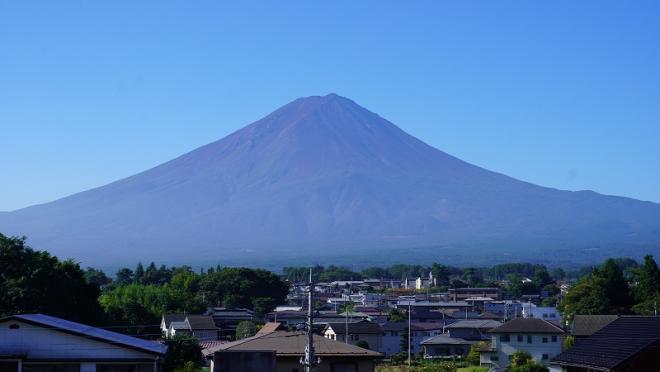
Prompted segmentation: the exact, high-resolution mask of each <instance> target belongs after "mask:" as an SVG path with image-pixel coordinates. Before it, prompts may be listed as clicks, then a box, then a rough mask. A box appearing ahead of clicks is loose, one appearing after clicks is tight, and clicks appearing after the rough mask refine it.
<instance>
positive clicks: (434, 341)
mask: <svg viewBox="0 0 660 372" xmlns="http://www.w3.org/2000/svg"><path fill="white" fill-rule="evenodd" d="M473 343H475V341H467V340H464V339H462V338H455V337H449V335H447V334H442V335H438V336H435V337H431V338H429V339H426V340H424V341H422V342H421V344H422V345H472V344H473Z"/></svg>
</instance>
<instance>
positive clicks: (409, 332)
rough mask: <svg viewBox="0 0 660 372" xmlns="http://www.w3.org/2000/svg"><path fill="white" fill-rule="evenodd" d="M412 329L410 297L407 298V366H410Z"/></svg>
mask: <svg viewBox="0 0 660 372" xmlns="http://www.w3.org/2000/svg"><path fill="white" fill-rule="evenodd" d="M411 334H412V329H410V299H408V368H410V344H411Z"/></svg>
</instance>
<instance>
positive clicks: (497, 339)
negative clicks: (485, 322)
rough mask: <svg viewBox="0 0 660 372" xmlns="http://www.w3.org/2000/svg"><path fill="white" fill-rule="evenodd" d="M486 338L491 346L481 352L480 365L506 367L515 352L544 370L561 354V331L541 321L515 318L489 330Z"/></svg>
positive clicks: (562, 333) (562, 332)
mask: <svg viewBox="0 0 660 372" xmlns="http://www.w3.org/2000/svg"><path fill="white" fill-rule="evenodd" d="M490 334H491V345H490V347H489V348H487V349H484V350H482V351H481V356H480V358H481V365H483V366H491V367H507V366H508V365H509V360H510V358H511V356H512V355H513V354H514V353H515V352H517V351H525V352H527V353H529V354H530V355H531V356H532V358H533V359H534V360H535V361H537V362H539V363H542V364H544V365H546V366H548V364H549V362H550V359H552V358H554V357H555V356H557V355H559V353H561V349H562V342H563V335H564V331H563V330H562V329H561V328H559V327H557V326H556V325H554V324H552V323H550V322H548V321H545V320H543V319H538V318H517V319H513V320H511V321H509V322H507V323H504V324H503V325H501V326H499V327H496V328H493V329H491V330H490ZM550 368H551V369H550V370H551V371H552V370H553V369H552V368H553V367H550Z"/></svg>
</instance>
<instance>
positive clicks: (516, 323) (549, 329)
mask: <svg viewBox="0 0 660 372" xmlns="http://www.w3.org/2000/svg"><path fill="white" fill-rule="evenodd" d="M489 332H490V333H549V334H561V333H564V331H563V330H562V329H561V328H559V327H557V326H556V325H554V324H552V323H550V322H547V321H545V320H543V319H539V318H516V319H513V320H510V321H508V322H506V323H504V324H503V325H501V326H499V327H496V328H493V329H491V330H490V331H489Z"/></svg>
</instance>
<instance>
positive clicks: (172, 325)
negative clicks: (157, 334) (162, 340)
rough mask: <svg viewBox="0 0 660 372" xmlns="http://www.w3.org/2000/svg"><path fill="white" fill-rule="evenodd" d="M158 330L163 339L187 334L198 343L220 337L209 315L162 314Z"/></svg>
mask: <svg viewBox="0 0 660 372" xmlns="http://www.w3.org/2000/svg"><path fill="white" fill-rule="evenodd" d="M160 328H161V332H162V334H163V337H174V336H175V335H176V334H189V335H192V336H195V337H196V338H197V339H198V340H199V341H213V340H218V339H219V337H220V330H219V329H218V327H216V325H215V322H214V321H213V318H212V317H211V316H210V315H185V314H164V315H163V317H162V319H161V321H160Z"/></svg>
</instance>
